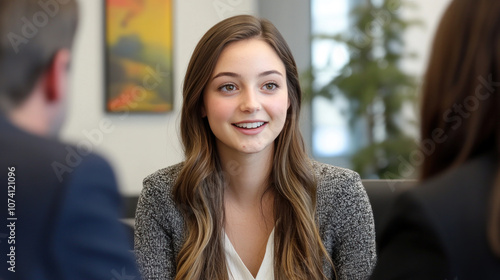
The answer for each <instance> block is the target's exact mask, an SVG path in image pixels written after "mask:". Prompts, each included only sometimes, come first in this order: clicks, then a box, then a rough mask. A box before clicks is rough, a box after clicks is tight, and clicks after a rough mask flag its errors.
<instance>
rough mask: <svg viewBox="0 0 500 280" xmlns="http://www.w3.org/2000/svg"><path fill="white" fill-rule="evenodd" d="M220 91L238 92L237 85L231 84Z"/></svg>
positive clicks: (222, 87)
mask: <svg viewBox="0 0 500 280" xmlns="http://www.w3.org/2000/svg"><path fill="white" fill-rule="evenodd" d="M219 90H222V91H235V90H236V86H235V85H231V84H228V85H223V86H221V87H220V88H219Z"/></svg>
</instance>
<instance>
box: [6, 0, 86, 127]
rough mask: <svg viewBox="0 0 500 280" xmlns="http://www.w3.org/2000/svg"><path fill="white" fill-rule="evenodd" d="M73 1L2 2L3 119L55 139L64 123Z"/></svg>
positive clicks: (73, 26) (74, 14)
mask: <svg viewBox="0 0 500 280" xmlns="http://www.w3.org/2000/svg"><path fill="white" fill-rule="evenodd" d="M77 22H78V7H77V3H76V2H75V0H3V1H0V113H2V114H4V115H6V116H7V117H9V118H10V119H11V121H12V122H13V123H14V124H16V125H17V126H19V127H20V128H22V129H24V130H27V131H29V132H31V133H35V134H39V135H43V136H53V135H55V134H57V132H58V130H59V128H60V126H61V125H62V123H63V120H64V112H65V106H66V105H65V100H66V95H67V90H68V88H69V84H68V83H69V65H70V60H71V47H72V44H73V38H74V34H75V30H76V26H77Z"/></svg>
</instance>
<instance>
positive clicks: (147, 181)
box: [143, 162, 184, 191]
mask: <svg viewBox="0 0 500 280" xmlns="http://www.w3.org/2000/svg"><path fill="white" fill-rule="evenodd" d="M183 166H184V163H183V162H180V163H177V164H174V165H171V166H168V167H165V168H162V169H159V170H157V171H156V172H154V173H152V174H150V175H148V176H146V178H144V181H143V184H144V187H156V188H160V189H164V190H165V191H169V190H171V189H172V185H173V184H174V183H175V181H176V180H177V176H178V175H179V172H180V171H181V169H182V167H183Z"/></svg>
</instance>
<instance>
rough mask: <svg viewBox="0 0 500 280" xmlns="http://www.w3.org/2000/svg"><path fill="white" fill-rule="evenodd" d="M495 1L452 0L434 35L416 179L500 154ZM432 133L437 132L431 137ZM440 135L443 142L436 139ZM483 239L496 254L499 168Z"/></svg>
mask: <svg viewBox="0 0 500 280" xmlns="http://www.w3.org/2000/svg"><path fill="white" fill-rule="evenodd" d="M499 15H500V1H491V0H468V1H467V0H455V1H453V2H452V3H451V4H450V6H449V7H448V9H447V10H446V12H445V14H444V16H443V18H442V20H441V23H440V25H439V28H438V31H437V33H436V35H435V40H434V45H433V48H432V49H433V52H432V55H431V57H430V61H429V66H428V69H427V73H426V76H425V80H424V86H423V101H422V107H421V108H422V109H421V120H422V123H421V136H422V139H427V140H429V139H436V138H437V139H439V140H435V143H434V144H435V145H436V148H435V149H434V151H433V152H432V153H431V154H430V155H429V156H428V157H426V158H425V160H424V162H423V166H422V170H421V172H422V173H421V179H426V178H429V177H431V176H433V175H436V174H438V173H440V172H442V171H444V170H446V169H448V168H452V167H456V166H458V165H460V164H463V163H464V162H465V161H467V160H469V159H471V158H474V157H476V156H478V155H480V154H483V153H486V152H489V153H495V154H496V157H497V162H498V158H499V157H498V156H499V154H500V96H499V95H500V90H499V86H500V16H499ZM437 135H441V136H439V137H437ZM444 137H446V140H445V142H444V143H441V144H439V143H440V142H442V141H444ZM496 173H497V177H496V180H495V182H494V186H493V188H492V190H491V191H492V196H491V198H492V200H491V210H490V217H489V223H488V239H489V242H490V244H491V247H492V249H493V251H494V252H495V254H496V255H498V256H500V169H497V172H496Z"/></svg>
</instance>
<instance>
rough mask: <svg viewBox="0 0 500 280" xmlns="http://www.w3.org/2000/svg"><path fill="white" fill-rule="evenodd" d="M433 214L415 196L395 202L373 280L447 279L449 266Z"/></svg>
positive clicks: (384, 233) (404, 196)
mask: <svg viewBox="0 0 500 280" xmlns="http://www.w3.org/2000/svg"><path fill="white" fill-rule="evenodd" d="M433 224H434V223H433V222H432V214H430V213H428V211H426V209H425V206H424V203H423V202H422V201H421V200H420V199H418V197H417V196H415V195H414V194H413V193H412V192H407V193H404V194H402V195H401V196H400V197H399V198H398V199H397V201H396V203H395V205H394V209H393V215H392V217H391V219H390V221H389V223H388V226H387V227H386V229H385V230H384V231H383V233H382V238H381V242H380V253H379V260H378V263H377V266H376V268H375V271H374V273H373V275H372V278H371V279H373V280H378V279H381V280H382V279H383V280H391V279H422V280H424V279H446V278H447V275H446V274H447V270H448V268H447V262H446V257H445V253H444V250H443V248H442V246H441V242H440V241H439V240H440V238H439V233H438V231H439V230H438V229H437V228H436V227H435V226H433Z"/></svg>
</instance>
